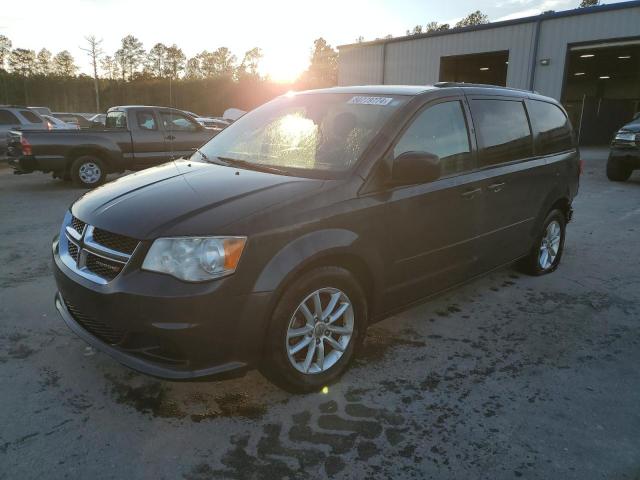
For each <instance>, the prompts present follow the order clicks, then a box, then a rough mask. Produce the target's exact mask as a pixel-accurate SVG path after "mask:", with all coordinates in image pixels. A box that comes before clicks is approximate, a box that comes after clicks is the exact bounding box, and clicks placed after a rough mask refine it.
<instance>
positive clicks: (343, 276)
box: [260, 267, 367, 393]
mask: <svg viewBox="0 0 640 480" xmlns="http://www.w3.org/2000/svg"><path fill="white" fill-rule="evenodd" d="M323 288H333V289H338V290H340V291H341V292H344V294H346V296H347V297H348V299H349V301H350V303H351V306H352V308H353V310H352V311H353V320H354V322H353V333H352V336H351V339H350V341H349V343H348V344H347V347H346V349H345V350H344V352H343V353H342V356H341V357H340V358H339V359H338V360H337V361H336V363H335V364H333V365H332V366H331V367H329V368H328V369H327V370H325V371H321V372H318V373H306V374H305V373H302V372H301V371H298V370H297V369H296V368H295V367H294V366H293V364H292V362H291V361H290V360H289V356H288V352H287V349H288V348H289V346H291V345H290V344H289V340H287V330H288V328H289V323H290V321H291V319H292V317H293V316H294V314H295V312H296V310H297V309H298V307H299V306H300V304H301V303H302V302H303V300H304V299H306V298H307V297H308V296H309V295H310V294H312V293H313V292H315V291H317V290H319V289H323ZM325 305H326V304H323V307H324V306H325ZM366 326H367V301H366V296H365V294H364V292H363V290H362V288H361V287H360V285H359V284H358V282H357V281H356V280H355V278H354V277H353V275H352V274H351V273H350V272H349V271H347V270H345V269H343V268H340V267H319V268H316V269H314V270H311V271H309V272H307V273H305V274H303V275H302V276H301V277H300V278H297V279H295V280H294V281H293V282H291V284H290V285H288V287H287V288H286V290H285V291H284V293H283V294H282V297H281V298H280V299H279V301H278V304H277V305H276V308H275V310H274V312H273V315H272V317H271V323H270V326H269V329H268V333H267V339H266V341H265V353H264V363H263V365H262V367H260V371H261V372H262V374H263V375H264V376H265V377H267V378H268V379H269V380H271V381H272V382H273V383H275V384H276V385H278V386H279V387H281V388H283V389H284V390H287V391H289V392H292V393H306V392H313V391H316V392H317V391H320V390H321V389H322V388H323V387H324V386H326V385H329V384H331V383H332V382H334V381H336V380H337V379H338V378H339V377H340V376H341V375H342V374H343V373H344V372H345V371H346V369H347V367H348V366H349V363H350V362H351V360H352V359H353V357H354V354H355V352H356V351H357V350H358V348H359V347H360V345H361V344H362V341H363V339H364V336H365V332H366ZM307 352H308V350H307ZM316 365H317V362H316Z"/></svg>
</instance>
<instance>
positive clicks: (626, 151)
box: [609, 143, 640, 169]
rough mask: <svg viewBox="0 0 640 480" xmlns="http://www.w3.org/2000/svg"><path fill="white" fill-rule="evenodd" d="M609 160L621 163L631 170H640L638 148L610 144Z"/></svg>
mask: <svg viewBox="0 0 640 480" xmlns="http://www.w3.org/2000/svg"><path fill="white" fill-rule="evenodd" d="M609 160H614V161H618V162H622V163H623V164H624V165H625V166H628V167H631V168H633V169H637V168H640V146H631V145H617V144H615V143H614V144H612V145H611V150H609Z"/></svg>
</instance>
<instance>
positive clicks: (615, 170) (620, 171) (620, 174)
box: [607, 158, 633, 182]
mask: <svg viewBox="0 0 640 480" xmlns="http://www.w3.org/2000/svg"><path fill="white" fill-rule="evenodd" d="M631 172H633V169H632V168H630V167H628V166H626V165H623V164H622V162H621V161H620V160H614V159H612V158H609V160H607V178H608V179H609V180H611V181H612V182H626V181H627V180H629V177H630V176H631Z"/></svg>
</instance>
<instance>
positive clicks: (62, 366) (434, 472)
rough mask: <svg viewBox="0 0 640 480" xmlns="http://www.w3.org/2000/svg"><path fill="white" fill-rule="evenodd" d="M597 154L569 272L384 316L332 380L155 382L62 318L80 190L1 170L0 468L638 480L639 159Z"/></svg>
mask: <svg viewBox="0 0 640 480" xmlns="http://www.w3.org/2000/svg"><path fill="white" fill-rule="evenodd" d="M605 156H606V152H605V151H603V150H599V151H589V152H585V155H583V157H584V158H586V159H587V168H586V172H585V175H584V176H583V177H582V185H581V192H580V195H579V197H578V199H577V201H576V203H575V211H576V212H575V217H574V222H573V223H572V224H570V226H569V229H568V238H567V244H566V251H565V257H564V259H563V264H562V265H561V267H560V268H559V270H558V271H557V272H555V273H554V274H552V275H549V276H546V277H543V278H531V277H527V276H523V275H521V274H519V273H518V272H517V271H515V270H514V269H503V270H500V271H498V272H496V273H493V274H491V275H489V276H487V277H485V278H483V279H480V280H477V281H475V282H473V283H471V284H469V285H467V286H465V287H463V288H460V289H458V290H456V291H454V292H451V293H449V294H446V295H444V296H441V297H439V298H437V299H435V300H434V301H431V302H429V303H427V304H424V305H421V306H419V307H416V308H413V309H411V310H409V311H406V312H404V313H402V314H399V315H397V316H395V317H393V318H390V319H388V320H386V321H384V322H382V323H380V324H378V325H376V326H375V327H374V328H372V329H371V331H370V333H369V335H368V338H367V347H366V350H365V353H364V355H363V356H362V357H361V358H360V359H359V360H358V361H357V362H356V365H354V367H353V368H352V369H351V370H350V371H349V372H348V373H347V375H346V376H345V377H344V378H343V379H342V380H341V381H340V382H339V383H338V384H336V385H333V386H332V387H331V388H330V390H329V392H328V393H326V394H322V393H318V394H313V395H306V396H291V395H289V394H286V393H284V392H282V391H280V390H278V389H277V388H276V387H273V386H272V385H270V384H269V383H267V381H266V380H264V379H263V378H262V377H261V376H260V375H259V374H258V373H255V372H252V373H249V374H248V375H247V376H246V377H244V378H241V379H236V380H228V381H222V382H214V383H211V382H210V383H191V384H188V383H170V382H161V381H156V380H153V379H150V378H147V377H144V376H141V375H138V374H136V373H133V372H131V371H130V370H128V369H126V368H125V367H122V366H120V365H118V364H116V363H115V362H114V361H113V360H112V359H110V358H109V357H107V356H106V355H103V354H101V353H96V352H94V351H92V350H91V349H88V348H86V347H85V344H84V343H83V342H82V341H81V340H79V339H78V338H76V337H75V335H73V334H72V333H71V332H70V331H69V330H67V328H66V327H65V325H64V324H63V322H62V321H61V320H60V319H59V318H58V316H57V314H56V312H55V310H54V306H53V295H54V292H55V286H54V282H53V279H52V275H51V265H50V243H51V238H52V237H53V236H54V234H55V233H56V232H57V230H58V226H59V223H60V221H61V220H62V216H63V214H64V211H65V208H67V206H68V205H69V204H70V203H71V202H72V201H73V199H75V198H76V197H77V196H79V195H80V194H81V193H82V191H80V190H77V189H73V188H71V187H70V186H69V185H68V184H65V183H63V182H61V181H54V180H52V179H51V178H49V177H47V176H44V175H40V174H37V175H27V176H22V177H15V176H13V175H11V173H10V171H9V170H7V169H0V222H1V223H0V225H1V227H0V240H1V241H2V250H0V389H1V390H0V392H1V393H0V478H1V479H31V478H47V479H57V478H92V479H101V478H128V479H134V478H149V479H175V478H184V479H188V480H200V479H210V478H257V479H277V478H285V477H288V478H326V476H327V474H329V476H331V477H332V478H349V479H352V478H419V479H422V478H456V479H461V478H469V479H481V478H487V479H502V478H517V477H521V478H539V479H556V478H557V479H580V480H584V479H596V478H598V479H603V478H606V479H640V408H639V406H640V374H639V373H638V372H639V370H638V365H640V321H639V314H640V238H639V236H640V175H639V174H638V173H636V174H635V175H634V177H632V180H631V181H629V182H627V183H624V184H615V183H611V182H609V181H607V179H606V178H605V176H604V160H605Z"/></svg>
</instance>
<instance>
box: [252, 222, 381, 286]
mask: <svg viewBox="0 0 640 480" xmlns="http://www.w3.org/2000/svg"><path fill="white" fill-rule="evenodd" d="M333 256H336V257H337V256H348V257H351V258H355V259H358V261H360V262H361V263H362V264H364V265H366V267H367V269H368V271H369V274H370V275H371V277H372V278H371V280H372V282H374V283H375V279H376V278H380V276H379V274H380V272H381V270H382V261H381V258H380V255H376V254H375V252H374V251H373V249H372V248H370V247H367V246H366V245H365V242H363V240H362V238H361V237H360V236H359V235H358V234H357V233H356V232H353V231H351V230H346V229H339V228H335V229H325V230H318V231H314V232H310V233H307V234H305V235H303V236H301V237H298V238H296V239H295V240H293V241H292V242H290V243H288V244H287V245H285V246H284V247H283V248H282V249H281V250H280V251H279V252H278V253H277V254H276V255H274V256H273V257H272V258H271V260H270V261H269V262H268V263H267V264H266V266H265V267H264V269H263V270H262V272H261V273H260V275H259V276H258V279H257V281H256V283H255V285H254V288H253V291H254V292H256V293H257V292H265V291H268V292H272V291H275V290H278V288H279V287H280V286H281V285H283V284H285V283H286V281H287V280H288V279H290V278H292V277H294V276H295V275H296V274H297V273H299V272H300V271H302V270H303V269H304V268H305V267H306V266H308V265H310V264H313V263H316V262H318V261H320V260H322V259H323V258H329V257H333Z"/></svg>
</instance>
